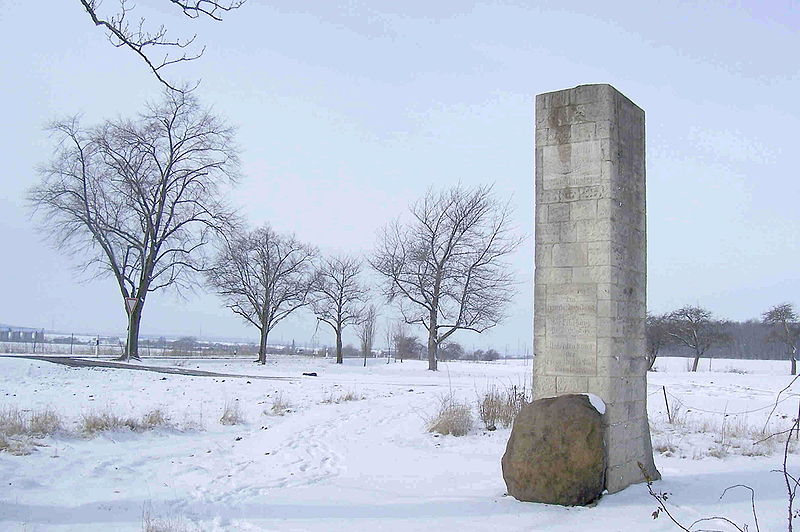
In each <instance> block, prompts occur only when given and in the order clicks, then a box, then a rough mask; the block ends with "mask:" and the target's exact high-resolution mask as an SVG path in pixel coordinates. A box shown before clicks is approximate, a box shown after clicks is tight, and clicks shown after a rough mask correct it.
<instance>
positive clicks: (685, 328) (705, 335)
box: [667, 305, 730, 371]
mask: <svg viewBox="0 0 800 532" xmlns="http://www.w3.org/2000/svg"><path fill="white" fill-rule="evenodd" d="M724 328H725V322H723V321H719V320H715V319H713V315H712V314H711V311H709V310H707V309H704V308H703V307H697V306H691V305H689V306H686V307H682V308H679V309H678V310H674V311H672V312H670V313H669V316H668V331H667V332H668V334H669V336H671V337H672V338H674V340H675V341H676V343H679V344H682V345H684V346H686V347H688V348H689V349H691V350H692V352H693V354H694V362H693V363H692V371H697V364H698V363H699V362H700V357H702V356H703V354H704V353H705V352H706V351H708V349H709V348H710V347H711V346H712V345H715V344H726V343H728V342H730V336H729V335H728V334H727V333H726V332H725V330H724Z"/></svg>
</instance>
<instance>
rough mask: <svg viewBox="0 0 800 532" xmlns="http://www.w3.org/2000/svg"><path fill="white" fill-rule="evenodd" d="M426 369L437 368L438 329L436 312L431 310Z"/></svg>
mask: <svg viewBox="0 0 800 532" xmlns="http://www.w3.org/2000/svg"><path fill="white" fill-rule="evenodd" d="M428 325H429V328H428V370H429V371H436V370H437V358H438V356H437V355H438V354H439V338H438V335H437V331H438V329H437V328H436V326H437V325H438V324H437V319H436V313H434V312H431V315H430V321H429V323H428Z"/></svg>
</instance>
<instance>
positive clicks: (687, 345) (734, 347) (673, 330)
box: [646, 303, 800, 375]
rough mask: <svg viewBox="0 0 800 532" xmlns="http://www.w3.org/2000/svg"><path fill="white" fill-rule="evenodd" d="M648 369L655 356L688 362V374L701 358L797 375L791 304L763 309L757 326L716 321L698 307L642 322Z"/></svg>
mask: <svg viewBox="0 0 800 532" xmlns="http://www.w3.org/2000/svg"><path fill="white" fill-rule="evenodd" d="M646 335H647V356H648V359H649V364H650V367H652V366H653V364H654V363H655V360H656V358H657V357H658V356H687V355H688V356H692V357H693V358H694V362H693V364H692V371H697V365H698V363H699V361H700V358H701V357H704V356H705V357H709V358H740V359H761V360H787V361H789V362H790V367H791V374H792V375H796V374H797V345H798V341H800V323H798V315H797V312H796V311H795V309H794V305H793V304H792V303H781V304H779V305H775V306H773V307H771V308H769V309H767V310H766V311H765V312H764V313H763V314H762V315H761V320H748V321H745V322H737V321H731V320H724V319H718V318H716V317H715V316H714V315H713V314H712V313H711V311H709V310H708V309H706V308H703V307H700V306H686V307H682V308H679V309H676V310H673V311H672V312H668V313H665V314H660V315H653V314H648V315H647V320H646Z"/></svg>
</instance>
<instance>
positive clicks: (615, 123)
mask: <svg viewBox="0 0 800 532" xmlns="http://www.w3.org/2000/svg"><path fill="white" fill-rule="evenodd" d="M645 231H646V227H645V130H644V111H642V110H641V109H640V108H639V107H637V106H636V105H635V104H634V103H633V102H631V101H630V100H628V99H627V98H626V97H625V96H623V95H622V94H621V93H619V92H618V91H617V90H616V89H614V88H613V87H612V86H610V85H581V86H579V87H575V88H573V89H567V90H561V91H557V92H551V93H546V94H540V95H538V96H537V97H536V232H535V233H536V257H535V266H536V268H535V275H534V281H535V282H534V285H535V288H534V352H535V354H536V358H535V361H534V398H542V397H549V396H555V395H561V394H565V393H580V392H588V393H593V394H596V395H598V396H600V397H601V398H602V399H603V400H604V401H605V402H606V404H607V407H608V410H607V412H606V415H605V416H604V417H605V423H606V425H605V442H606V453H607V457H606V458H607V460H606V461H607V471H606V488H607V489H608V491H609V492H612V493H613V492H615V491H619V490H621V489H623V488H625V487H626V486H628V485H630V484H632V483H636V482H641V481H642V480H644V479H643V475H642V473H641V471H640V469H639V466H638V463H639V462H641V463H642V464H643V465H644V466H645V468H646V470H647V471H648V474H649V475H650V476H651V477H652V478H659V475H658V471H656V469H655V465H654V463H653V453H652V445H651V442H650V429H649V426H648V422H647V405H646V400H647V381H646V371H647V366H646V362H645V356H644V354H645V336H644V318H645V312H646V303H647V299H646V283H647V278H646V264H647V261H646V234H645Z"/></svg>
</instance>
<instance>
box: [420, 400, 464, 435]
mask: <svg viewBox="0 0 800 532" xmlns="http://www.w3.org/2000/svg"><path fill="white" fill-rule="evenodd" d="M472 425H473V421H472V412H471V410H470V407H469V405H467V404H466V403H460V402H458V401H456V400H455V399H454V398H453V397H444V398H442V402H441V404H440V405H439V411H438V412H437V414H436V415H435V416H434V417H433V418H432V419H431V420H430V421H429V422H428V432H436V433H438V434H452V435H453V436H464V435H465V434H467V433H468V432H469V431H470V430H472Z"/></svg>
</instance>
